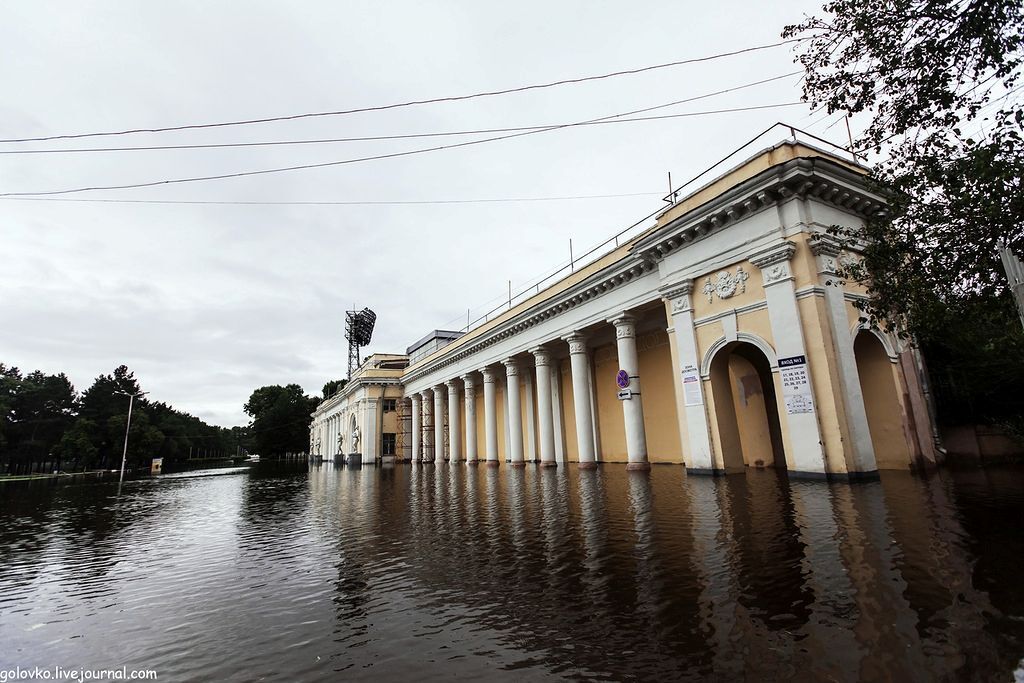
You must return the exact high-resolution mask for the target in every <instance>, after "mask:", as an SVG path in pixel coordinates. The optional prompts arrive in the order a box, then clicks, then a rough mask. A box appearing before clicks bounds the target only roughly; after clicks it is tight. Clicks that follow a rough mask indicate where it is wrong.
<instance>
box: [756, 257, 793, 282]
mask: <svg viewBox="0 0 1024 683" xmlns="http://www.w3.org/2000/svg"><path fill="white" fill-rule="evenodd" d="M762 273H763V275H764V284H766V285H770V284H772V283H775V282H778V281H779V280H782V279H785V278H787V277H789V264H788V263H787V262H785V261H783V262H782V263H776V264H775V265H773V266H768V267H767V268H765V269H764V270H763V271H762Z"/></svg>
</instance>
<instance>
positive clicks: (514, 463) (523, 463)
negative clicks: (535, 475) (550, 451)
mask: <svg viewBox="0 0 1024 683" xmlns="http://www.w3.org/2000/svg"><path fill="white" fill-rule="evenodd" d="M508 465H509V467H526V461H524V460H514V461H512V462H510V463H509V464H508Z"/></svg>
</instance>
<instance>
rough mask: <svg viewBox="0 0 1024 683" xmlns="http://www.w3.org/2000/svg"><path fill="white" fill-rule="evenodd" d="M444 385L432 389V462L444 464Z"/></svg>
mask: <svg viewBox="0 0 1024 683" xmlns="http://www.w3.org/2000/svg"><path fill="white" fill-rule="evenodd" d="M444 393H445V391H444V385H443V384H438V385H437V386H436V387H434V462H435V463H436V464H438V465H440V464H441V463H442V462H444V459H445V458H444V456H445V452H444Z"/></svg>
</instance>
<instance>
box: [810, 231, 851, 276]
mask: <svg viewBox="0 0 1024 683" xmlns="http://www.w3.org/2000/svg"><path fill="white" fill-rule="evenodd" d="M810 247H811V253H812V254H814V256H815V261H817V262H818V273H819V274H821V275H836V273H837V272H838V271H839V264H838V261H840V260H841V258H840V254H842V253H843V243H842V242H841V241H840V240H839V239H838V238H836V237H835V236H834V235H828V234H826V233H816V234H814V235H813V236H812V237H811V240H810Z"/></svg>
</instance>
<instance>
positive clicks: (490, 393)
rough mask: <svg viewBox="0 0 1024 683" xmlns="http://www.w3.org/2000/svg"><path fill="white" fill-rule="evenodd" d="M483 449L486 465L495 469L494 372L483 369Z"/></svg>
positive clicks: (496, 434)
mask: <svg viewBox="0 0 1024 683" xmlns="http://www.w3.org/2000/svg"><path fill="white" fill-rule="evenodd" d="M481 372H482V373H483V376H484V449H485V451H486V452H485V455H484V457H486V458H487V464H488V466H490V467H497V466H498V465H499V464H500V463H499V462H498V401H497V397H496V396H495V387H494V379H495V378H494V370H492V369H491V368H484V369H483V370H482V371H481Z"/></svg>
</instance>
